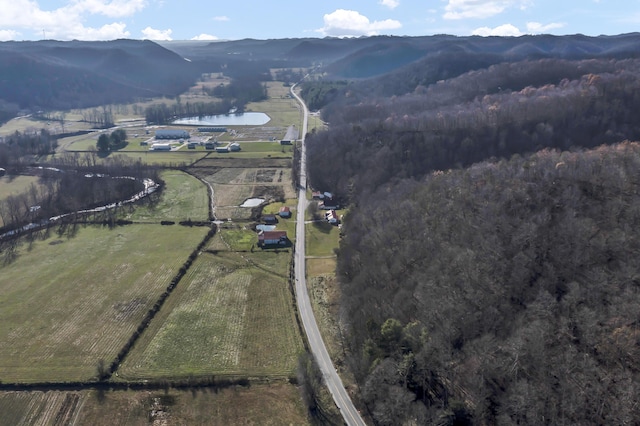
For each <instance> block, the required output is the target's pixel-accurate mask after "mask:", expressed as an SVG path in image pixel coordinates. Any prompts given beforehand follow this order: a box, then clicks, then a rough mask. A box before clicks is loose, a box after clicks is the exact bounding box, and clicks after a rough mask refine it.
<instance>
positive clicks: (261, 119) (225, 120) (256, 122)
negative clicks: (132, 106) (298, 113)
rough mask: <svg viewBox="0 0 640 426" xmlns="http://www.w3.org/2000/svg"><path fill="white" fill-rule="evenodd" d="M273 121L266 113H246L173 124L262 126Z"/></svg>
mask: <svg viewBox="0 0 640 426" xmlns="http://www.w3.org/2000/svg"><path fill="white" fill-rule="evenodd" d="M269 120H271V117H269V116H268V115H267V114H265V113H264V112H245V113H242V114H218V115H205V116H203V117H187V118H181V119H179V120H175V121H174V122H173V123H172V124H181V125H189V126H261V125H263V124H266V123H268V122H269Z"/></svg>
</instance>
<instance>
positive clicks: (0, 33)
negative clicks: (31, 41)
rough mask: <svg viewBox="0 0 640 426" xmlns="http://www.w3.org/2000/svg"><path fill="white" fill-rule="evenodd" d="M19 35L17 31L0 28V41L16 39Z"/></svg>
mask: <svg viewBox="0 0 640 426" xmlns="http://www.w3.org/2000/svg"><path fill="white" fill-rule="evenodd" d="M19 35H20V33H19V32H17V31H13V30H0V41H9V40H16V39H17V38H18V36H19Z"/></svg>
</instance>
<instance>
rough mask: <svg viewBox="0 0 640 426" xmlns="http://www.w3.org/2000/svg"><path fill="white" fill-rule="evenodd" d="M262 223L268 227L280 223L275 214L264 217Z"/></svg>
mask: <svg viewBox="0 0 640 426" xmlns="http://www.w3.org/2000/svg"><path fill="white" fill-rule="evenodd" d="M262 221H263V222H264V223H265V224H267V225H275V224H276V223H278V218H277V217H276V215H274V214H265V215H262Z"/></svg>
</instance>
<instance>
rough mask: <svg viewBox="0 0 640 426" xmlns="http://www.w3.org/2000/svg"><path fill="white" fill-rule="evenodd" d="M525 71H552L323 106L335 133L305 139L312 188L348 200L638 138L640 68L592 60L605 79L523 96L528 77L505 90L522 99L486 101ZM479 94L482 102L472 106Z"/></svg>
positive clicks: (493, 75)
mask: <svg viewBox="0 0 640 426" xmlns="http://www.w3.org/2000/svg"><path fill="white" fill-rule="evenodd" d="M584 65H585V66H587V65H588V64H584ZM527 66H532V67H533V69H534V70H537V69H539V68H544V67H550V66H551V65H550V64H549V63H547V61H541V62H533V63H524V64H513V65H508V66H507V65H504V66H500V67H492V68H490V69H488V70H487V71H486V72H483V73H477V72H474V73H473V74H471V75H468V76H464V77H460V78H459V79H455V80H453V81H451V82H447V83H442V84H436V85H435V86H432V87H429V88H421V87H418V88H417V90H416V91H415V92H414V93H412V94H409V95H405V96H401V97H395V98H390V99H383V98H374V99H373V100H369V101H367V102H364V103H360V104H359V105H356V106H347V105H343V106H342V107H334V106H329V107H327V108H326V109H327V110H329V111H328V112H327V113H326V116H325V117H326V118H328V119H330V120H331V121H330V122H331V129H330V130H329V131H326V132H318V133H315V134H312V135H310V137H309V138H308V155H309V160H310V161H309V162H308V164H309V166H308V167H309V175H310V179H311V181H312V182H313V184H314V185H315V186H316V187H318V188H330V189H331V190H332V191H334V192H336V193H338V195H340V196H341V197H343V198H350V197H351V196H352V194H359V193H362V192H363V191H365V192H367V191H368V192H370V191H372V190H375V188H377V187H378V186H380V185H382V184H384V183H386V182H389V181H390V180H392V179H402V178H420V177H422V176H424V175H425V174H427V173H429V172H430V171H432V170H444V169H449V168H452V167H464V166H468V165H470V164H473V163H475V162H478V161H482V160H484V159H486V158H490V157H492V156H496V157H505V158H508V157H510V156H511V155H513V154H518V153H526V152H535V151H537V150H540V149H543V148H559V149H569V148H570V147H573V146H583V147H594V146H598V145H600V144H603V143H613V142H617V141H620V140H624V139H632V140H633V139H638V138H640V109H639V108H640V92H639V89H640V79H639V78H638V77H639V76H640V62H639V61H637V60H629V61H613V62H608V61H607V62H598V61H595V62H593V63H592V66H591V67H588V66H587V68H586V69H587V71H588V70H595V69H598V68H600V69H603V70H604V72H602V73H599V74H593V73H586V74H584V75H582V76H581V77H579V78H575V79H567V78H565V79H560V80H559V81H558V82H557V84H554V83H547V84H544V85H541V86H538V87H533V86H526V87H524V88H523V89H522V90H517V87H518V86H523V85H525V84H526V82H527V81H530V79H531V78H534V73H531V72H524V71H523V72H522V73H521V75H523V81H520V83H519V84H517V83H516V82H515V81H511V82H507V83H509V84H510V85H511V86H513V87H516V90H513V91H512V90H510V89H509V90H507V89H505V90H498V91H497V92H496V93H488V94H484V93H483V91H482V88H483V87H484V88H486V89H487V91H488V92H490V88H491V87H496V85H498V87H500V83H499V82H500V81H502V80H501V79H500V78H498V76H500V75H502V76H509V75H511V73H510V72H509V70H513V69H514V68H518V67H519V68H521V69H522V70H524V69H526V67H527ZM581 66H582V64H580V63H577V64H574V65H573V67H569V68H570V69H574V70H575V69H580V67H581ZM561 68H562V67H560V69H561ZM509 78H510V79H511V80H513V77H509ZM535 78H537V77H535ZM558 78H559V75H558V74H555V73H554V74H551V75H549V79H553V80H558ZM476 79H477V80H476ZM474 81H475V83H473V82H474ZM542 81H545V80H539V82H542ZM440 86H443V87H442V88H441V87H440ZM505 86H506V85H505ZM461 87H466V89H465V90H463V89H462V88H461ZM506 87H509V86H506ZM474 90H475V91H479V94H480V96H478V97H475V98H473V99H471V100H470V99H469V97H470V93H472V92H473V91H474ZM459 99H463V101H461V102H459V103H458V100H459ZM332 108H335V109H332ZM323 114H325V113H324V111H323Z"/></svg>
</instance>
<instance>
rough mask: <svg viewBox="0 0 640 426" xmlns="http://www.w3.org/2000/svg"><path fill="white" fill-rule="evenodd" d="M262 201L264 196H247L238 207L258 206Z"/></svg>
mask: <svg viewBox="0 0 640 426" xmlns="http://www.w3.org/2000/svg"><path fill="white" fill-rule="evenodd" d="M262 203H264V198H247V199H246V200H244V203H242V204H240V207H258V206H259V205H260V204H262Z"/></svg>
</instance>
